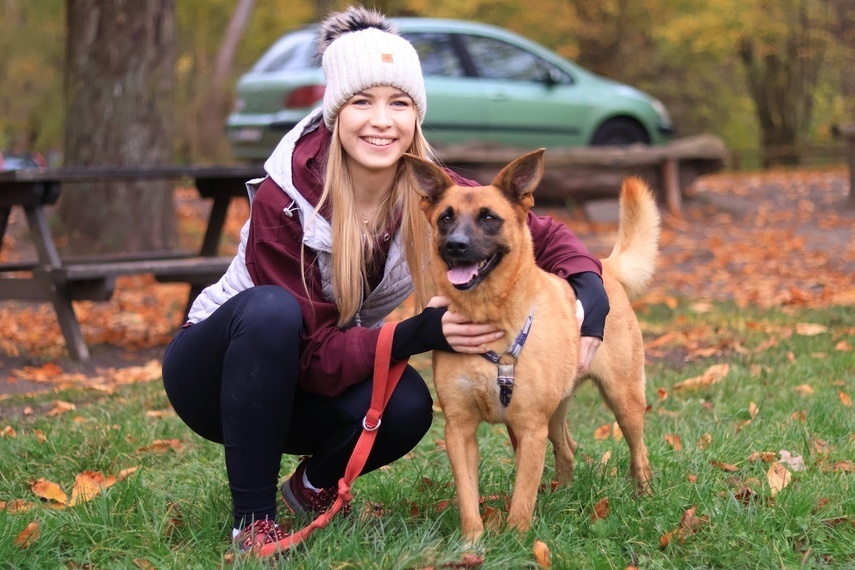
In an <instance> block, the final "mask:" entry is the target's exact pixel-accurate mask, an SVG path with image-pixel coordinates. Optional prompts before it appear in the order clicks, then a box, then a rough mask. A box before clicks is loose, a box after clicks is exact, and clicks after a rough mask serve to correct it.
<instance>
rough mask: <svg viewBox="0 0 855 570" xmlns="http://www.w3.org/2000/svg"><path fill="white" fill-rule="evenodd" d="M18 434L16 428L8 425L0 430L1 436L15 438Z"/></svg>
mask: <svg viewBox="0 0 855 570" xmlns="http://www.w3.org/2000/svg"><path fill="white" fill-rule="evenodd" d="M17 435H18V434H17V433H16V432H15V429H14V428H13V427H12V426H6V427H4V428H3V429H2V430H0V437H8V438H13V437H17Z"/></svg>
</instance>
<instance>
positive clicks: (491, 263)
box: [405, 149, 660, 543]
mask: <svg viewBox="0 0 855 570" xmlns="http://www.w3.org/2000/svg"><path fill="white" fill-rule="evenodd" d="M544 150H545V149H540V150H536V151H533V152H530V153H527V154H525V155H523V156H521V157H519V158H517V159H516V160H514V161H513V162H511V163H510V164H508V165H507V166H506V167H504V168H503V169H502V171H501V172H499V174H498V175H496V177H495V179H494V180H493V182H492V184H491V185H490V186H482V187H474V188H469V187H461V186H457V185H455V184H454V182H453V181H452V179H451V178H450V177H449V176H448V174H447V173H446V172H444V171H443V170H442V169H441V168H439V167H438V166H437V165H435V164H433V163H431V162H428V161H425V160H422V159H419V158H417V157H414V156H412V155H405V156H406V158H405V160H407V162H408V166H409V170H410V173H411V175H412V180H413V181H414V184H415V186H416V187H417V190H418V192H419V194H420V195H421V202H420V206H421V209H422V211H423V212H424V214H425V215H426V216H427V219H428V224H429V226H430V229H431V238H430V239H431V249H432V254H431V255H432V258H431V265H432V271H433V277H434V279H435V281H436V284H437V288H438V290H439V292H440V294H442V295H445V296H447V297H449V298H450V299H451V304H450V306H449V309H450V310H452V311H455V312H457V313H460V314H462V315H465V316H466V317H467V318H468V319H469V320H470V321H471V322H474V323H490V324H493V325H495V326H496V327H497V328H499V329H501V330H503V331H504V332H505V335H504V336H503V337H502V338H500V339H499V340H496V341H495V342H493V343H492V344H491V345H490V347H489V348H490V349H491V350H490V353H488V355H487V357H486V358H485V357H482V355H478V354H462V353H452V352H443V351H434V352H433V370H434V383H435V386H436V392H437V396H438V397H439V401H440V406H441V408H442V411H443V414H444V415H445V419H446V424H445V445H446V450H447V452H448V456H449V460H450V463H451V469H452V472H453V475H454V482H455V486H456V489H457V497H458V505H459V508H460V523H461V533H462V536H463V538H464V540H465V541H467V542H469V543H472V542H475V541H477V540H478V539H479V538H480V537H481V535H482V534H483V533H484V524H483V522H482V519H481V516H480V512H479V498H478V496H479V495H478V458H479V456H478V442H477V439H476V430H477V429H478V426H479V424H480V423H481V422H490V423H505V424H506V425H507V426H508V431H509V433H510V435H511V441H512V442H514V448H515V454H516V479H515V483H514V490H513V496H512V499H511V503H510V510H509V512H508V516H507V521H506V524H507V526H508V527H509V528H511V529H516V530H517V531H520V532H524V531H526V530H528V529H529V528H530V525H531V520H532V515H533V512H534V506H535V501H536V498H537V493H538V489H539V487H540V482H541V477H542V475H543V470H544V464H545V460H546V448H547V446H546V442H547V439H548V440H549V441H550V442H552V446H553V451H554V454H555V469H556V478H557V480H558V482H559V483H560V484H563V485H569V484H570V481H571V479H572V476H573V468H574V456H573V454H574V452H575V450H576V443H575V442H574V441H573V439H572V438H571V437H570V432H569V430H568V427H567V409H568V405H569V401H570V396H571V395H572V394H573V391H574V390H575V389H576V388H577V386H579V385H580V384H581V383H582V381H583V380H585V379H587V378H591V379H592V380H593V381H594V382H595V383H596V385H597V387H598V388H599V391H600V393H601V394H602V396H603V398H604V400H605V402H606V404H608V406H609V407H610V408H611V410H612V412H613V413H614V415H615V418H616V420H617V423H618V425H619V426H620V429H621V431H622V432H623V436H624V438H625V439H626V442H627V444H628V445H629V451H630V476H631V477H632V479H633V480H634V482H635V483H636V485H637V487H638V490H639V491H642V492H646V491H648V490H649V487H648V486H649V481H650V477H651V471H650V465H649V462H648V458H647V448H646V447H645V445H644V437H643V431H644V413H645V408H646V400H645V394H644V384H645V374H644V348H643V344H642V337H641V330H640V328H639V326H638V321H637V320H636V316H635V313H634V312H633V309H632V306H631V304H630V296H633V297H634V296H637V295H639V294H641V293H643V291H644V289H645V287H646V286H647V283H648V281H649V280H650V279H651V277H652V275H653V269H654V265H655V262H656V257H657V255H658V237H659V223H660V218H659V212H658V209H657V206H656V201H655V199H654V197H653V195H652V194H651V192H650V189H649V188H648V187H647V186H646V185H645V184H644V183H643V182H642V181H641V180H640V179H638V178H634V177H630V178H627V179H626V180H624V182H623V185H622V188H621V196H620V229H619V235H618V239H617V242H616V244H615V246H614V249H613V251H612V253H611V255H610V256H609V257H608V258H606V259H604V260H603V261H602V263H603V282H604V284H605V289H606V292H607V293H608V297H609V304H610V312H609V314H608V317H607V319H606V326H605V335H604V340H603V343H602V345H601V346H600V347H599V350H598V352H597V353H596V356H595V358H594V360H593V361H592V363H591V366H590V369H589V371H588V372H587V373H585V374H579V373H578V371H577V364H578V359H579V340H580V334H579V333H580V323H579V322H578V319H577V315H576V297H575V294H574V292H573V289H572V287H571V286H570V285H569V284H568V282H567V281H566V280H564V279H561V278H560V277H557V276H555V275H552V274H550V273H547V272H546V271H543V270H541V269H539V268H538V267H537V265H536V264H535V256H534V251H533V245H532V238H531V234H530V232H529V230H528V226H527V225H526V216H527V214H528V212H529V210H530V209H531V208H532V207H533V206H534V198H533V192H534V190H535V188H536V187H537V185H538V183H539V182H540V180H541V178H542V176H543V155H544ZM521 339H522V341H523V342H522V343H521V342H520V340H521ZM520 346H521V349H519V347H520ZM499 355H501V356H499Z"/></svg>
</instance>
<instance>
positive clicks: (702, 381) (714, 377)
mask: <svg viewBox="0 0 855 570" xmlns="http://www.w3.org/2000/svg"><path fill="white" fill-rule="evenodd" d="M729 372H730V365H729V364H727V363H723V364H713V365H712V366H710V367H709V368H707V370H706V372H704V373H703V374H702V375H701V376H696V377H694V378H687V379H685V380H683V381H682V382H677V383H676V384H674V385H673V386H672V387H671V389H672V390H688V389H697V388H704V387H707V386H712V385H713V384H718V383H719V382H721V381H722V380H723V379H724V378H725V377H727V374H728V373H729Z"/></svg>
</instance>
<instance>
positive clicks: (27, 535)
mask: <svg viewBox="0 0 855 570" xmlns="http://www.w3.org/2000/svg"><path fill="white" fill-rule="evenodd" d="M41 532H42V531H41V528H39V525H38V523H35V522H31V523H30V524H28V525H27V528H25V529H24V530H22V531H21V532H20V533H18V536H17V537H16V538H15V544H16V545H18V546H20V547H21V548H29V547H30V546H31V545H32V544H33V543H34V542H35V541H36V540H38V538H39V535H40V534H41Z"/></svg>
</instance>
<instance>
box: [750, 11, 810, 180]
mask: <svg viewBox="0 0 855 570" xmlns="http://www.w3.org/2000/svg"><path fill="white" fill-rule="evenodd" d="M796 18H797V24H796V25H793V26H789V27H788V32H787V35H786V36H785V37H783V38H781V40H780V41H779V42H778V43H777V45H769V44H767V45H763V46H761V47H760V48H758V47H756V46H755V43H754V41H753V40H752V39H749V38H747V37H746V38H743V39H742V42H741V45H740V48H739V57H740V60H741V61H742V64H743V67H744V69H745V74H746V79H747V81H748V89H749V92H750V93H751V98H752V99H753V101H754V107H755V112H756V113H757V120H758V122H759V123H760V129H761V141H760V142H761V145H762V147H763V156H764V158H763V166H764V168H768V167H771V166H774V165H796V164H799V162H800V160H801V156H800V152H801V151H800V149H801V146H802V144H803V143H804V140H805V138H806V137H807V133H808V129H809V128H810V122H811V116H812V113H813V96H814V91H815V90H816V84H817V81H818V78H819V70H820V68H821V66H822V60H823V56H824V54H825V46H824V44H823V43H822V42H821V41H818V40H817V39H816V38H814V37H813V34H812V30H811V28H810V25H809V22H808V19H807V14H806V7H805V5H804V3H802V4H801V5H800V7H799V13H798V14H797V15H796ZM758 54H761V55H758Z"/></svg>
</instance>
